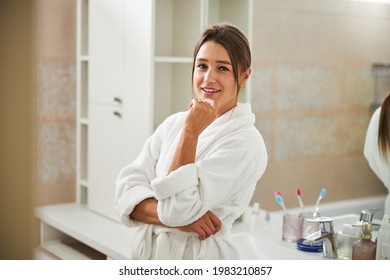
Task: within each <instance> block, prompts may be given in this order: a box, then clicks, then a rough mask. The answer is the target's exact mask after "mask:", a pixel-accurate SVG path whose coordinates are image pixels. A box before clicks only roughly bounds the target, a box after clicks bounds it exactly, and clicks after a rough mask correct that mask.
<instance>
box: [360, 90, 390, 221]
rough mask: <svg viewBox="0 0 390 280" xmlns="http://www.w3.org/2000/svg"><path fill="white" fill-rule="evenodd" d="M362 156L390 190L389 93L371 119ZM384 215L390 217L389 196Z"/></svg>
mask: <svg viewBox="0 0 390 280" xmlns="http://www.w3.org/2000/svg"><path fill="white" fill-rule="evenodd" d="M364 156H365V157H366V159H367V161H368V163H369V165H370V167H371V169H372V170H373V171H374V173H375V174H376V175H377V176H378V178H379V179H380V180H381V181H382V183H383V184H384V185H385V187H386V188H387V190H388V191H389V190H390V92H389V93H388V94H387V95H386V96H385V98H384V99H383V101H382V104H381V106H380V107H379V108H378V109H376V111H375V112H374V114H373V115H372V117H371V121H370V124H369V126H368V129H367V134H366V141H365V144H364ZM385 214H387V215H390V195H387V199H386V202H385Z"/></svg>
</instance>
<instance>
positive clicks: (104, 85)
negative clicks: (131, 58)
mask: <svg viewBox="0 0 390 280" xmlns="http://www.w3.org/2000/svg"><path fill="white" fill-rule="evenodd" d="M124 7H125V0H94V1H90V2H89V20H90V21H89V65H90V67H89V71H90V73H89V75H90V76H89V77H90V79H89V82H90V83H89V100H90V101H93V102H98V103H104V104H115V103H118V102H120V101H119V100H123V96H122V95H123V82H124V80H123V79H124V71H123V67H124V63H123V53H124V38H125V36H124V35H125V32H124V30H125V14H124V12H125V10H124Z"/></svg>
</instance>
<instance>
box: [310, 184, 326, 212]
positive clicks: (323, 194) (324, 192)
mask: <svg viewBox="0 0 390 280" xmlns="http://www.w3.org/2000/svg"><path fill="white" fill-rule="evenodd" d="M325 196H326V189H325V188H322V190H321V191H320V195H319V196H318V198H317V202H316V205H315V211H314V213H313V218H315V217H316V216H317V214H318V210H319V205H320V201H321V199H323V198H324V197H325Z"/></svg>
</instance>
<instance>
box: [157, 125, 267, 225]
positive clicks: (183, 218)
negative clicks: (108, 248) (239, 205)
mask: <svg viewBox="0 0 390 280" xmlns="http://www.w3.org/2000/svg"><path fill="white" fill-rule="evenodd" d="M266 164H267V152H266V148H265V145H264V142H263V139H262V138H261V136H260V135H259V134H257V133H255V132H254V131H249V134H248V131H246V133H240V134H238V135H235V136H234V137H231V136H229V137H228V138H227V139H226V140H223V139H222V140H221V141H220V142H219V144H218V145H216V146H215V147H214V148H213V149H212V150H211V151H210V152H209V154H208V155H207V157H205V158H204V159H202V160H198V161H196V162H195V163H193V164H187V165H184V166H182V167H180V168H179V169H177V170H175V171H173V172H171V173H170V174H169V175H167V176H160V177H157V178H155V179H154V180H152V182H151V186H152V189H153V190H154V192H155V194H156V197H157V199H158V208H157V210H158V216H159V219H160V220H161V222H162V223H164V224H165V225H168V226H173V227H174V226H182V225H187V224H190V223H192V222H194V221H196V220H197V219H199V218H200V217H201V216H202V215H204V214H205V213H206V212H207V211H209V210H211V211H213V209H214V208H215V207H221V205H223V204H224V203H227V202H228V201H229V200H230V199H231V197H232V196H233V195H234V194H236V193H238V192H243V195H245V192H246V194H247V196H248V197H247V198H246V199H247V200H248V199H250V197H251V195H252V194H253V191H254V188H255V185H256V182H257V181H258V179H259V178H260V177H261V175H262V174H263V172H264V170H265V167H266Z"/></svg>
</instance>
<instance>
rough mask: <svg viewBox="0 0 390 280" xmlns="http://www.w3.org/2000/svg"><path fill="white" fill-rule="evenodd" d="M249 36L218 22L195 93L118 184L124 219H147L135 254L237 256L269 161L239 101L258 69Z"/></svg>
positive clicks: (135, 222)
mask: <svg viewBox="0 0 390 280" xmlns="http://www.w3.org/2000/svg"><path fill="white" fill-rule="evenodd" d="M250 66H251V53H250V48H249V44H248V41H247V39H246V37H245V35H244V34H243V33H242V32H241V31H240V30H239V29H238V28H236V27H235V26H232V25H229V24H219V25H214V26H212V27H210V28H209V29H207V30H205V31H204V33H203V34H202V36H201V38H200V39H199V41H198V42H197V44H196V46H195V50H194V61H193V69H192V84H193V91H194V95H195V98H194V99H192V100H191V102H190V104H189V110H188V111H187V112H179V113H176V114H174V115H172V116H170V117H168V118H167V119H166V120H165V121H164V122H163V123H162V124H161V125H160V126H159V127H158V128H157V129H156V131H155V132H154V133H153V135H152V136H151V137H149V139H148V140H147V141H146V143H145V146H144V147H143V150H142V152H141V154H140V155H139V156H138V158H137V159H136V160H135V161H134V162H133V163H131V164H130V165H128V166H126V167H124V168H123V169H122V170H121V172H120V173H119V175H118V179H117V183H116V194H115V205H116V209H117V210H118V212H119V214H120V217H121V220H122V222H123V223H124V224H125V225H127V226H140V227H139V229H138V230H137V233H136V240H132V241H131V242H132V244H133V245H132V258H134V259H237V258H238V254H237V251H236V249H235V246H234V245H233V244H232V242H231V241H230V236H229V235H230V229H231V227H232V224H233V222H234V220H235V219H237V218H238V217H239V216H240V215H242V213H243V212H244V211H245V209H246V208H247V206H248V204H249V202H250V199H251V197H252V195H253V192H254V189H255V186H256V182H257V181H258V180H259V179H260V177H261V176H262V174H263V172H264V170H265V167H266V165H267V151H266V148H265V145H264V141H263V139H262V137H261V135H260V133H259V132H258V130H257V129H256V128H255V126H254V122H255V118H254V115H253V114H252V113H251V108H250V105H249V104H241V103H238V102H237V98H238V94H239V92H240V90H241V89H242V88H243V87H244V86H245V83H246V82H247V80H248V78H249V76H250V74H251V68H250Z"/></svg>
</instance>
